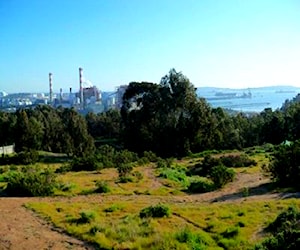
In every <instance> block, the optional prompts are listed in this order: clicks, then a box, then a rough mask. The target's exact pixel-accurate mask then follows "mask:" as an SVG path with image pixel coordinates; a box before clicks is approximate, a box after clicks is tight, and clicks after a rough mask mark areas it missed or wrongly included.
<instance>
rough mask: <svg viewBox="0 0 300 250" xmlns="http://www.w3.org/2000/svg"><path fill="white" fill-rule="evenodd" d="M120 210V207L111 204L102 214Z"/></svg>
mask: <svg viewBox="0 0 300 250" xmlns="http://www.w3.org/2000/svg"><path fill="white" fill-rule="evenodd" d="M122 209H123V207H122V206H120V205H117V204H113V205H111V206H110V207H108V208H105V209H104V212H106V213H112V212H116V211H119V210H122Z"/></svg>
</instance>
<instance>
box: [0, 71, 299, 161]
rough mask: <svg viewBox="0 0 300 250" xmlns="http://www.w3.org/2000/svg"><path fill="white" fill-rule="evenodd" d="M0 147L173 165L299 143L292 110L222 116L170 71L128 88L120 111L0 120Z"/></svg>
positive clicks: (43, 109)
mask: <svg viewBox="0 0 300 250" xmlns="http://www.w3.org/2000/svg"><path fill="white" fill-rule="evenodd" d="M0 131H1V133H0V145H9V144H15V150H16V152H21V151H26V150H29V149H34V150H45V151H49V152H58V153H66V154H68V155H70V156H85V155H89V154H92V153H93V152H94V151H95V142H96V146H97V145H98V144H97V143H101V142H102V143H105V142H108V143H111V142H113V143H114V145H115V146H116V147H118V148H120V149H128V150H130V151H133V152H136V153H138V154H142V153H143V152H145V151H152V152H154V153H156V154H157V155H159V156H162V157H181V156H185V155H188V154H190V153H193V152H200V151H203V150H208V149H240V148H245V147H250V146H255V145H261V144H264V143H272V144H279V143H281V142H283V141H285V140H289V141H295V140H298V139H300V103H299V102H297V101H286V102H285V103H284V104H283V106H282V108H281V109H278V110H275V111H273V110H272V109H265V110H264V111H263V112H261V113H258V114H251V115H249V114H248V115H247V114H245V113H237V114H235V115H230V114H229V113H228V112H226V111H225V110H224V109H222V108H212V107H211V106H210V105H209V104H208V103H207V102H206V100H205V99H203V98H200V99H199V98H198V97H197V95H196V89H195V87H194V86H193V85H192V83H191V82H190V81H189V79H188V78H187V77H186V76H184V75H183V74H182V73H181V72H176V71H175V70H174V69H172V70H170V72H169V73H168V74H167V75H166V76H164V77H163V78H162V79H161V81H160V83H159V84H156V83H150V82H131V83H130V84H129V86H128V88H127V90H126V92H125V94H124V96H123V105H122V108H121V110H109V111H107V112H105V113H100V114H94V113H89V114H87V115H86V116H85V117H83V116H81V115H80V114H79V113H78V112H77V111H76V110H75V109H67V108H62V107H60V108H56V109H54V108H52V107H50V106H38V107H36V108H34V109H20V110H18V111H16V112H15V113H6V112H0Z"/></svg>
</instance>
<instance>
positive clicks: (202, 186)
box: [187, 179, 214, 193]
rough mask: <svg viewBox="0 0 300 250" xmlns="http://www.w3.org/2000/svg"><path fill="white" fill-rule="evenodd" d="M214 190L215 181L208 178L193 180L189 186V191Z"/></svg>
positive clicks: (204, 191) (202, 191) (203, 191)
mask: <svg viewBox="0 0 300 250" xmlns="http://www.w3.org/2000/svg"><path fill="white" fill-rule="evenodd" d="M213 190H214V183H213V182H212V181H210V180H207V179H201V180H197V181H193V182H191V183H190V185H189V186H188V188H187V192H189V193H207V192H211V191H213Z"/></svg>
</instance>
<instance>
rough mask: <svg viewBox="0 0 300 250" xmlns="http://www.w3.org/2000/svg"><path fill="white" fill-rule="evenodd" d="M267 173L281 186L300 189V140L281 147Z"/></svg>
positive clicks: (274, 155)
mask: <svg viewBox="0 0 300 250" xmlns="http://www.w3.org/2000/svg"><path fill="white" fill-rule="evenodd" d="M267 171H269V172H270V173H271V176H272V178H273V180H274V181H275V182H277V184H279V185H280V186H284V187H294V188H297V189H300V182H299V179H300V140H298V141H296V142H294V143H291V144H285V145H280V146H279V147H278V150H277V151H276V152H275V153H274V154H273V159H272V161H271V164H270V166H269V168H268V169H267Z"/></svg>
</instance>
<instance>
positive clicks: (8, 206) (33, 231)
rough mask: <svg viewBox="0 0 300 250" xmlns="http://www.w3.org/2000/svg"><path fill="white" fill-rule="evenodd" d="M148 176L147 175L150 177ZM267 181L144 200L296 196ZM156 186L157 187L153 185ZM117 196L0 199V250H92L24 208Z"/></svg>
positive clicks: (245, 178) (248, 179)
mask: <svg viewBox="0 0 300 250" xmlns="http://www.w3.org/2000/svg"><path fill="white" fill-rule="evenodd" d="M149 175H150V174H149ZM269 182H270V180H269V179H268V178H267V177H265V176H263V175H262V174H260V173H255V174H247V173H240V174H238V175H237V178H236V180H235V181H234V182H232V183H230V184H229V185H227V186H226V187H225V188H223V189H222V190H219V191H215V192H210V193H205V194H195V195H184V196H147V199H151V200H153V202H159V201H164V202H170V203H189V202H191V203H198V202H199V203H201V202H208V203H213V202H241V201H243V200H260V199H261V200H270V199H282V198H285V196H286V197H290V196H294V197H295V196H296V197H298V196H299V194H298V193H297V194H284V195H283V194H281V193H275V192H272V191H270V190H269V188H268V186H269V184H268V183H269ZM155 185H158V184H157V183H155ZM117 198H118V199H120V200H132V201H138V200H139V199H141V200H143V199H145V197H144V196H143V195H131V196H128V195H126V196H118V197H117ZM110 199H114V200H115V199H116V196H101V195H92V196H77V197H72V198H63V197H54V198H6V197H2V198H0V250H2V249H12V250H14V249H16V250H19V249H26V250H27V249H30V250H31V249H39V250H40V249H57V250H61V249H62V250H63V249H93V247H92V246H90V245H88V244H86V243H84V242H82V241H80V240H77V239H75V238H73V237H71V236H68V235H66V234H65V233H63V232H62V231H60V230H59V229H57V228H54V227H53V226H52V225H51V224H50V223H48V222H46V221H45V220H42V219H41V218H39V217H38V216H37V215H36V214H34V213H33V212H32V211H30V210H28V209H26V208H25V207H24V204H25V203H27V202H30V201H37V200H41V201H42V200H45V201H56V200H60V201H64V200H65V201H68V202H73V201H74V202H75V201H77V202H79V201H81V202H95V201H97V202H100V201H105V200H110Z"/></svg>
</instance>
